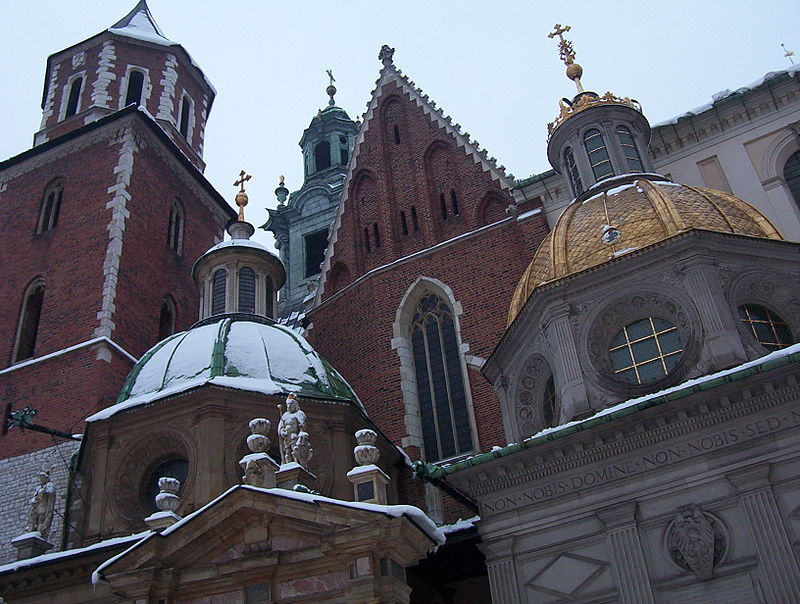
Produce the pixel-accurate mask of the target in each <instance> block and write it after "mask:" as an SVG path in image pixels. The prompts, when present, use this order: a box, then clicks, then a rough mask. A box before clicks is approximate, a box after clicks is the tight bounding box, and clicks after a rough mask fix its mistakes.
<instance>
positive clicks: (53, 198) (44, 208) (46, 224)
mask: <svg viewBox="0 0 800 604" xmlns="http://www.w3.org/2000/svg"><path fill="white" fill-rule="evenodd" d="M63 196H64V184H63V183H62V181H61V180H56V181H54V182H52V183H50V185H48V187H47V188H46V189H45V191H44V195H43V196H42V205H41V208H40V210H39V222H38V224H37V225H36V232H37V233H44V232H45V231H49V230H51V229H54V228H55V226H56V224H58V213H59V211H60V210H61V198H62V197H63Z"/></svg>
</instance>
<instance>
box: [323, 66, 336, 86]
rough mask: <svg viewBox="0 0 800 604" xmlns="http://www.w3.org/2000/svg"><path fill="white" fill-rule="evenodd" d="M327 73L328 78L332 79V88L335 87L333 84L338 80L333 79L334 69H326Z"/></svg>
mask: <svg viewBox="0 0 800 604" xmlns="http://www.w3.org/2000/svg"><path fill="white" fill-rule="evenodd" d="M325 73H327V74H328V77H329V78H330V79H331V86H333V83H334V82H335V81H336V78H334V77H333V70H332V69H326V70H325Z"/></svg>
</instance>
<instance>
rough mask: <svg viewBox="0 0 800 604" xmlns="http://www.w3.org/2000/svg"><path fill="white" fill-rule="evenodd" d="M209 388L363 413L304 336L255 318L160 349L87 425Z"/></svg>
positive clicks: (180, 337)
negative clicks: (331, 403) (293, 397)
mask: <svg viewBox="0 0 800 604" xmlns="http://www.w3.org/2000/svg"><path fill="white" fill-rule="evenodd" d="M206 384H210V385H214V386H219V387H223V388H231V389H235V390H247V391H249V392H259V393H262V394H279V395H280V394H288V393H290V392H292V393H295V394H297V395H299V396H308V397H311V398H319V399H327V400H340V401H345V400H347V401H352V402H353V403H354V404H355V405H357V406H358V407H359V408H360V409H361V410H362V411H363V406H362V405H361V401H359V399H358V397H357V396H356V394H355V392H353V389H352V388H351V387H350V385H349V384H348V383H347V382H346V381H345V380H344V378H343V377H342V376H341V375H339V373H338V372H337V371H336V370H335V369H334V368H333V367H331V366H330V365H329V364H328V363H327V362H326V361H325V360H324V359H323V358H322V357H320V356H319V355H318V354H317V353H316V352H315V351H314V349H313V348H311V345H310V344H309V343H308V342H307V341H306V340H305V339H304V338H303V337H302V336H300V335H298V334H297V333H295V332H293V331H292V330H290V329H287V328H285V327H282V326H280V325H277V324H275V323H273V322H272V321H270V320H268V319H264V318H261V317H258V316H256V315H246V314H232V315H224V316H216V317H212V318H210V319H206V320H204V321H201V322H200V323H198V324H197V325H195V326H194V327H192V328H191V329H189V330H188V331H185V332H182V333H177V334H173V335H171V336H170V337H168V338H166V339H165V340H163V341H161V342H159V343H158V344H156V345H155V346H154V347H153V348H151V349H150V350H149V351H148V352H146V353H145V354H144V355H143V356H142V358H141V359H139V361H138V362H137V363H136V365H134V367H133V369H132V370H131V372H130V373H129V374H128V378H127V379H126V380H125V384H124V385H123V387H122V392H121V393H120V395H119V398H118V399H117V402H116V404H115V405H112V406H111V407H108V408H106V409H103V410H102V411H100V412H98V413H95V414H94V415H92V416H90V417H89V418H87V420H86V421H89V422H92V421H98V420H102V419H106V418H108V417H111V416H112V415H114V414H116V413H118V412H120V411H123V410H125V409H129V408H132V407H137V406H139V405H146V404H151V403H154V402H156V401H158V400H161V399H164V398H167V397H170V396H174V395H176V394H180V393H182V392H186V391H188V390H191V389H194V388H198V387H200V386H204V385H206Z"/></svg>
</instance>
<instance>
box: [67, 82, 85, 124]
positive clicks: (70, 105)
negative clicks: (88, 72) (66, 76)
mask: <svg viewBox="0 0 800 604" xmlns="http://www.w3.org/2000/svg"><path fill="white" fill-rule="evenodd" d="M82 90H83V78H82V77H77V78H75V79H74V80H72V84H70V87H69V97H68V99H67V109H66V111H65V112H64V117H65V118H68V117H72V116H73V115H75V114H76V113H78V111H79V109H80V102H81V91H82Z"/></svg>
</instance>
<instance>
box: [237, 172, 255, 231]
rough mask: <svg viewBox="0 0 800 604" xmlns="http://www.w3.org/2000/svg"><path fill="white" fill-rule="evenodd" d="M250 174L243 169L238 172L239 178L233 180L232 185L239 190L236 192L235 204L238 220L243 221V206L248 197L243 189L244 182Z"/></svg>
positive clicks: (248, 178)
mask: <svg viewBox="0 0 800 604" xmlns="http://www.w3.org/2000/svg"><path fill="white" fill-rule="evenodd" d="M251 178H252V176H250V174H247V173H246V172H245V171H244V170H242V171H241V172H239V178H237V179H236V180H235V181H233V186H234V187H239V192H238V193H237V194H236V205H237V206H239V222H244V206H246V205H247V202H248V201H249V200H248V197H247V193H245V191H244V183H246V182H247V181H248V180H250V179H251Z"/></svg>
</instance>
